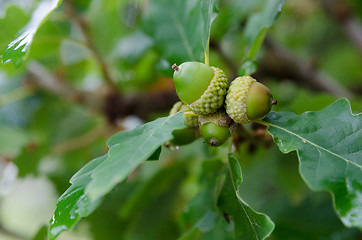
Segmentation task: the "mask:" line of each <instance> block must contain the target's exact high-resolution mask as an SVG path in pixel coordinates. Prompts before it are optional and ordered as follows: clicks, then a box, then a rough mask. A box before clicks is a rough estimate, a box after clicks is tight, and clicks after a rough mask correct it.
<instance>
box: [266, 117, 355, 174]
mask: <svg viewBox="0 0 362 240" xmlns="http://www.w3.org/2000/svg"><path fill="white" fill-rule="evenodd" d="M267 124H268V125H269V126H272V127H275V128H278V129H280V130H282V131H285V132H287V133H289V134H291V135H293V136H296V137H297V138H300V139H301V140H302V141H303V142H308V143H309V144H311V145H313V146H314V147H316V148H319V149H321V150H323V151H325V152H327V153H329V154H331V155H334V156H336V157H337V158H340V159H342V160H344V161H346V162H348V163H351V164H353V165H356V166H357V167H359V168H360V169H361V170H362V165H359V164H358V163H355V162H353V161H351V160H349V159H347V158H344V157H342V156H340V155H338V154H336V153H334V152H332V151H330V150H328V149H327V148H324V147H322V146H319V145H317V144H315V143H314V142H312V141H310V140H308V139H306V138H303V137H301V136H300V135H298V134H296V133H294V132H292V131H289V130H288V129H285V128H282V127H280V126H277V125H275V124H272V123H267Z"/></svg>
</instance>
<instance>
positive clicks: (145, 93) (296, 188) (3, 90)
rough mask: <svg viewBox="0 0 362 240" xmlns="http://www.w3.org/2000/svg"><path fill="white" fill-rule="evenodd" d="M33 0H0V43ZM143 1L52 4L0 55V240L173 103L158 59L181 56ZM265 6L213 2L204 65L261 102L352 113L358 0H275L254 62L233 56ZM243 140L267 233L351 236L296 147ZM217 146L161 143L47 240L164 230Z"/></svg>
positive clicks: (48, 210)
mask: <svg viewBox="0 0 362 240" xmlns="http://www.w3.org/2000/svg"><path fill="white" fill-rule="evenodd" d="M40 2H41V1H37V0H0V49H1V50H3V49H5V48H6V47H7V45H8V44H9V43H10V42H11V41H12V40H14V39H15V38H16V37H17V36H18V35H17V34H18V33H19V30H21V29H22V27H23V26H24V25H26V24H27V23H28V21H29V19H30V18H31V15H32V13H33V11H34V10H35V9H36V8H37V6H38V5H39V3H40ZM153 2H155V1H152V0H63V2H62V4H61V5H60V6H59V7H58V8H57V9H56V10H55V11H54V12H53V13H52V14H51V15H50V17H49V18H48V20H47V21H46V22H44V24H43V25H41V27H40V28H39V29H38V31H37V33H36V35H35V36H34V39H33V43H32V45H31V50H30V53H29V55H28V57H27V60H26V61H25V62H24V63H23V64H21V65H20V66H18V67H15V66H14V65H13V64H12V63H6V64H0V239H1V240H19V239H20V240H21V239H32V238H33V237H34V236H35V235H38V237H39V236H42V235H43V234H44V232H46V226H47V225H48V223H49V220H50V219H51V217H52V213H53V211H54V210H55V207H56V200H57V198H58V197H59V196H60V195H61V194H62V193H63V192H64V191H65V190H66V189H67V188H68V187H69V182H68V181H69V179H70V178H71V176H72V175H73V174H74V173H75V172H77V171H78V170H79V169H80V168H81V167H82V166H84V165H85V164H86V163H87V162H88V161H90V160H92V159H93V158H96V157H98V156H101V155H103V154H104V153H105V152H107V147H106V144H105V142H106V140H107V138H109V137H110V136H111V135H113V134H114V133H116V132H118V131H121V130H127V129H132V128H134V127H135V126H137V125H139V124H142V123H145V122H148V121H151V120H153V119H156V118H157V117H161V116H167V115H168V112H169V110H170V108H171V107H172V105H173V104H174V103H175V102H176V101H178V97H177V95H176V93H175V90H174V86H173V81H172V69H171V68H170V66H171V65H172V64H173V63H177V64H180V63H182V62H183V61H187V60H188V59H184V58H182V57H180V56H182V54H181V55H177V54H174V49H175V48H176V49H177V46H174V45H173V46H172V44H168V45H164V44H163V43H162V41H160V34H159V35H157V36H156V34H155V27H154V25H152V24H156V23H157V21H165V19H164V15H162V11H161V10H159V11H160V14H159V15H158V16H157V18H155V17H154V15H151V14H150V13H151V10H152V11H154V9H155V8H154V5H153ZM158 2H160V1H158ZM170 2H172V1H170ZM175 2H176V1H175ZM190 2H192V1H190ZM267 7H268V1H267V0H220V1H219V15H218V17H217V18H216V19H215V21H214V23H213V25H212V28H211V38H210V64H211V65H214V66H218V67H220V68H222V69H224V71H225V72H226V74H227V76H228V78H229V80H230V81H231V80H232V79H233V78H235V77H236V76H238V75H240V74H242V73H243V68H242V66H243V64H251V65H252V66H253V68H249V69H254V70H255V71H252V73H253V76H254V77H255V78H256V79H258V80H259V81H261V82H263V83H264V84H266V85H267V86H268V87H269V88H270V89H271V90H272V92H273V96H274V98H275V99H277V100H278V105H277V106H275V107H274V108H273V110H274V111H290V112H295V113H297V114H300V113H302V112H305V111H316V110H320V109H322V108H324V107H326V106H327V105H329V104H330V103H332V102H333V101H335V100H336V99H338V98H342V97H345V98H348V99H349V100H350V101H351V105H352V111H353V112H354V113H359V112H361V110H362V94H361V93H362V2H361V0H304V1H297V0H287V1H286V3H285V5H284V7H283V10H282V12H281V14H280V16H279V18H278V19H277V21H276V22H275V24H274V25H273V26H272V27H271V28H270V29H269V31H268V34H267V36H266V38H265V40H264V43H263V45H262V47H261V49H260V51H259V53H258V55H257V57H256V59H255V61H252V62H245V59H246V54H247V49H248V42H249V39H248V38H247V37H248V36H249V34H248V32H250V31H253V29H250V24H247V23H248V21H249V20H250V19H252V18H254V17H255V16H257V15H258V14H261V13H262V12H263V9H265V8H267ZM163 13H164V14H166V13H167V9H164V10H163ZM164 34H167V32H165V33H164ZM161 36H162V34H161ZM171 43H172V42H171ZM254 127H255V129H258V126H254ZM251 128H253V126H251ZM254 140H255V139H254ZM254 140H253V141H252V140H250V139H243V140H241V141H240V146H239V149H238V150H239V153H238V160H239V161H240V162H241V166H242V168H243V175H244V176H243V177H244V181H245V182H244V183H243V185H242V186H241V189H240V192H241V194H242V195H243V198H244V199H245V200H246V202H248V203H249V204H250V205H251V206H252V207H253V208H254V209H256V210H257V211H260V212H263V213H266V214H267V215H268V216H270V217H271V219H272V220H273V221H274V222H275V224H276V228H275V230H274V232H273V233H272V235H271V237H270V239H281V240H285V239H287V240H289V239H290V240H292V239H293V240H299V239H300V240H302V239H303V240H305V239H321V240H322V239H323V240H327V239H328V240H338V239H341V240H357V239H362V235H361V232H359V231H358V230H356V229H348V228H346V227H344V226H343V224H342V223H341V221H340V220H339V219H338V218H337V216H336V214H335V213H334V210H333V204H332V199H331V197H330V194H329V193H315V192H311V191H310V190H309V189H308V188H307V186H306V185H305V183H304V182H303V180H302V179H301V177H300V175H299V172H298V159H297V156H296V153H295V152H293V153H290V154H287V155H283V154H281V153H280V152H279V150H278V149H277V147H276V146H275V145H273V144H272V142H271V140H270V138H268V139H266V140H263V141H254ZM200 149H201V150H200ZM224 150H225V149H223V148H221V149H217V150H215V149H210V148H209V147H207V146H206V145H205V144H203V143H202V141H201V140H198V141H196V142H194V143H192V144H190V145H188V146H185V147H182V148H180V149H179V150H176V151H171V150H168V149H166V148H165V149H164V151H162V155H161V158H160V160H159V161H155V162H146V163H144V164H143V165H141V167H140V168H139V169H137V170H136V171H135V172H134V173H132V174H131V176H130V177H129V178H128V179H127V181H125V182H124V183H122V184H121V185H119V186H118V187H117V188H116V189H115V190H114V191H113V192H112V193H111V194H109V196H108V197H107V198H106V199H105V201H104V202H103V204H102V205H101V206H100V207H99V208H98V209H97V210H96V211H95V212H94V213H93V214H91V215H90V216H89V217H87V218H85V219H83V220H81V222H80V223H79V225H78V226H77V227H76V228H75V229H74V230H73V231H70V232H66V233H63V234H62V235H60V237H59V238H58V239H64V240H68V239H69V240H71V239H77V240H82V239H84V240H85V239H97V240H98V239H99V240H101V239H102V240H104V239H132V240H134V239H161V238H160V236H162V239H177V237H178V236H179V235H180V234H181V233H182V232H183V231H184V230H185V229H184V227H183V226H184V225H183V223H182V219H183V216H184V213H185V211H186V206H187V202H188V201H190V199H192V197H193V196H195V194H196V193H197V192H198V190H199V189H200V187H201V184H200V182H199V179H200V177H201V176H202V173H203V166H204V165H203V162H204V161H206V160H210V161H211V160H213V159H215V158H218V157H220V156H221V155H222V154H223V153H224ZM223 156H225V155H223ZM37 233H38V234H37ZM38 239H41V238H38Z"/></svg>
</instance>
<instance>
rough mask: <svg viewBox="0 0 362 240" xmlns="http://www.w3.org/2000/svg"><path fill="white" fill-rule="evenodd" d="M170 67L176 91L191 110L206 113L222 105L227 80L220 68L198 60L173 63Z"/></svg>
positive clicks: (212, 111)
mask: <svg viewBox="0 0 362 240" xmlns="http://www.w3.org/2000/svg"><path fill="white" fill-rule="evenodd" d="M172 68H173V69H174V70H175V72H174V74H173V79H174V83H175V88H176V92H177V94H178V96H179V97H180V99H181V101H182V102H184V103H185V104H187V106H188V107H189V108H190V110H191V111H193V112H194V113H196V114H202V115H208V114H211V113H214V112H216V111H217V109H219V108H220V107H221V106H222V105H223V103H224V99H225V95H226V92H227V86H228V81H227V78H226V76H225V73H224V72H223V71H222V70H221V69H219V68H216V67H210V66H208V65H206V64H203V63H200V62H185V63H182V64H181V65H180V66H177V65H176V64H174V65H173V66H172Z"/></svg>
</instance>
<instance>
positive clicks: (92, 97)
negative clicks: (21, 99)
mask: <svg viewBox="0 0 362 240" xmlns="http://www.w3.org/2000/svg"><path fill="white" fill-rule="evenodd" d="M27 71H28V73H29V74H30V78H28V79H27V80H28V83H29V84H30V85H33V86H35V87H37V88H41V89H43V90H46V91H47V92H50V93H53V94H55V95H57V96H59V97H61V98H63V99H66V100H68V101H72V102H76V103H80V104H82V105H85V106H87V107H88V108H90V109H92V110H94V111H96V112H99V111H101V108H102V106H103V105H104V100H103V99H102V98H101V96H100V95H97V94H96V93H90V92H84V91H80V90H76V89H75V88H74V87H73V86H71V85H69V84H68V83H67V82H66V81H62V80H60V79H58V78H57V77H56V76H54V75H53V74H52V73H51V72H50V71H49V70H48V69H46V68H45V67H44V66H43V65H42V64H40V63H39V62H36V61H30V62H29V63H28V64H27Z"/></svg>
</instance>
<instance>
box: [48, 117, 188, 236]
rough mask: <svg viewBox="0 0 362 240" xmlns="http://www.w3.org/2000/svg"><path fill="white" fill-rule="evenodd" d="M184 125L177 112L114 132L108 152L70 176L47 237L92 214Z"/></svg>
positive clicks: (182, 118)
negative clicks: (106, 196)
mask: <svg viewBox="0 0 362 240" xmlns="http://www.w3.org/2000/svg"><path fill="white" fill-rule="evenodd" d="M185 127H186V126H185V123H184V117H183V112H180V113H177V114H175V115H173V116H169V117H164V118H159V119H157V120H155V121H152V122H149V123H147V124H144V125H141V126H138V127H137V128H135V129H133V130H130V131H122V132H119V133H117V134H115V135H113V136H112V137H111V138H110V139H109V140H108V142H107V145H108V146H109V148H110V149H109V152H108V154H106V155H104V156H102V157H99V158H96V159H94V160H92V161H91V162H89V163H88V164H86V165H85V166H84V167H83V168H82V169H80V170H79V171H78V172H77V173H76V174H75V175H74V176H73V177H72V178H71V180H70V183H71V184H72V185H71V186H70V187H69V188H68V189H67V190H66V191H65V192H64V193H63V195H62V196H61V197H60V198H59V199H58V203H57V208H56V210H55V212H54V215H53V218H52V220H51V222H50V228H49V238H50V239H55V238H56V237H57V236H58V235H59V234H60V233H61V232H63V231H67V230H69V229H71V228H72V227H74V226H75V225H76V224H77V223H78V222H79V220H80V219H81V218H82V217H85V216H88V215H89V214H91V213H92V212H93V211H94V210H95V209H96V208H97V207H98V206H99V204H100V203H101V201H102V199H103V196H104V195H105V194H107V193H108V192H109V191H111V190H112V189H113V187H114V186H115V185H117V184H118V183H119V182H121V181H122V180H123V179H125V178H126V177H127V176H128V174H129V173H130V172H131V171H133V170H134V169H135V168H136V167H137V166H139V164H141V163H142V162H143V161H146V160H148V159H149V158H151V156H152V155H153V159H155V158H157V157H158V156H157V155H158V152H159V150H160V148H159V147H160V145H162V144H163V143H165V142H167V141H169V140H171V139H172V131H173V130H175V129H179V128H185Z"/></svg>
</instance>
